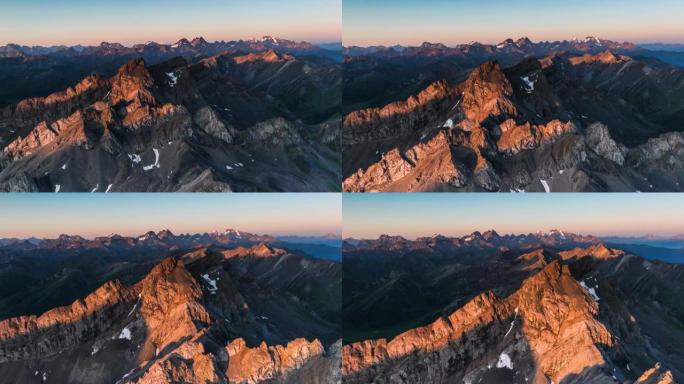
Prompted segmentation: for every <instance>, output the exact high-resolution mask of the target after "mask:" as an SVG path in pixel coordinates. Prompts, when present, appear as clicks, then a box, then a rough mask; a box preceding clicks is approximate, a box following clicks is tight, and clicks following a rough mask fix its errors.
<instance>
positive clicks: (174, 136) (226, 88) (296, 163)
mask: <svg viewBox="0 0 684 384" xmlns="http://www.w3.org/2000/svg"><path fill="white" fill-rule="evenodd" d="M274 41H275V42H276V43H277V44H276V43H274V42H270V41H269V44H270V45H265V43H263V42H258V43H256V42H252V43H253V44H251V45H248V46H246V45H245V44H235V45H234V46H231V47H229V46H227V45H226V44H223V45H220V46H218V47H215V48H212V49H208V48H207V50H204V51H200V53H198V54H197V56H193V55H190V54H187V55H185V54H183V53H184V52H185V51H183V49H184V48H183V46H184V44H185V43H179V44H180V45H179V46H178V47H177V48H172V47H168V46H166V47H167V48H168V49H169V53H166V55H173V56H171V58H170V59H168V60H165V61H160V62H158V63H156V64H150V63H154V62H156V61H154V60H152V59H150V61H149V62H148V60H146V59H143V58H140V57H138V58H133V59H130V58H129V61H127V62H125V63H124V64H123V65H122V66H121V67H119V68H118V70H116V71H115V72H114V74H113V75H106V76H104V75H98V74H94V75H90V76H87V77H85V78H83V79H82V80H80V81H78V82H77V83H76V84H74V83H72V84H73V85H72V86H70V87H68V88H67V89H65V90H63V91H59V92H55V93H52V94H50V95H48V96H44V97H32V98H28V99H24V100H21V101H19V102H18V103H16V104H12V105H9V106H7V107H5V108H3V109H2V110H0V146H1V147H2V153H1V154H0V190H3V191H53V192H55V191H57V192H76V191H78V192H91V191H92V192H105V191H108V192H115V191H338V190H339V189H340V149H339V148H340V147H339V139H338V138H339V127H340V112H339V106H340V98H341V88H340V87H341V70H340V64H339V63H338V62H336V61H334V60H332V59H329V58H326V57H324V56H317V55H315V52H317V51H316V50H315V49H314V48H311V49H310V50H312V52H309V51H307V50H305V49H303V48H294V47H292V48H288V47H286V46H285V45H284V41H280V40H278V39H274ZM205 43H206V42H205ZM205 43H202V42H195V41H194V40H193V43H190V42H188V43H187V45H188V48H187V49H188V50H191V51H192V50H194V49H196V47H195V46H197V47H201V46H202V45H203V44H205ZM193 44H194V45H193ZM206 44H207V45H209V46H211V45H210V43H206ZM280 44H282V45H280ZM253 45H256V47H254V46H253ZM275 45H278V46H279V47H280V48H278V49H276V48H269V47H273V46H275ZM155 47H156V46H155ZM105 48H106V47H105ZM240 48H246V49H245V50H240ZM102 49H104V48H102ZM102 49H98V50H95V51H94V52H93V53H90V54H89V55H87V57H91V56H95V57H104V56H107V55H108V51H107V50H105V51H104V52H103V51H102ZM140 49H142V48H140ZM149 49H152V48H149ZM155 49H161V48H159V47H156V48H155ZM197 49H199V48H197ZM220 49H223V50H220ZM118 50H124V51H125V48H121V47H117V48H116V50H115V52H116V53H112V55H114V57H122V56H121V55H120V53H119V52H118ZM215 51H217V52H215ZM192 52H194V51H192ZM205 52H209V53H211V55H209V54H207V53H205ZM292 52H296V53H292ZM307 52H308V53H310V54H306V53H307ZM138 56H140V55H138ZM142 56H143V57H144V55H142ZM30 57H31V58H34V56H30ZM162 57H164V58H166V56H162ZM72 59H73V60H87V59H86V58H84V57H83V55H75V56H74V57H72ZM0 61H1V60H0ZM21 65H24V64H21ZM21 65H20V66H21ZM26 65H28V64H26ZM2 71H3V69H2V68H0V72H2Z"/></svg>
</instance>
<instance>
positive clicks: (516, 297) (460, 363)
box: [342, 262, 613, 383]
mask: <svg viewBox="0 0 684 384" xmlns="http://www.w3.org/2000/svg"><path fill="white" fill-rule="evenodd" d="M597 313H598V305H597V304H596V302H595V301H593V300H592V298H591V297H590V296H589V294H588V293H586V291H585V290H583V288H582V287H581V286H580V284H579V283H578V282H577V281H576V280H575V279H574V278H573V277H572V275H571V274H570V271H569V269H568V268H567V267H564V266H561V265H560V264H559V263H558V262H553V263H551V264H549V265H548V266H546V267H545V268H544V269H543V270H542V271H540V272H539V273H538V274H537V275H535V276H533V277H531V278H529V279H528V280H526V281H525V282H524V283H523V284H522V286H521V288H520V289H519V290H518V291H516V292H515V293H514V294H513V295H511V296H509V297H508V298H506V299H499V298H497V297H496V296H495V295H494V294H493V293H491V292H488V293H483V294H481V295H480V296H478V297H476V298H474V299H473V300H471V301H470V302H468V303H467V304H465V305H464V306H463V307H461V308H460V309H458V310H457V311H455V312H453V313H452V314H451V315H449V316H448V317H445V318H442V319H438V320H437V321H435V322H434V323H432V324H430V325H428V326H426V327H423V328H417V329H413V330H410V331H408V332H406V333H403V334H401V335H399V336H397V337H395V338H394V339H392V340H391V341H386V340H369V341H365V342H361V343H354V344H351V345H347V346H345V347H344V348H343V366H342V367H343V368H342V373H343V374H344V375H345V377H348V378H350V380H351V382H368V381H373V380H379V379H381V378H382V377H386V378H392V379H391V381H394V382H412V383H428V382H430V383H436V382H447V381H449V380H454V379H456V378H457V377H461V378H463V379H464V380H466V381H472V380H473V379H474V378H476V377H478V376H480V375H486V371H487V370H488V369H491V368H487V367H486V364H484V365H485V367H477V365H476V364H473V363H472V362H474V361H483V360H485V361H486V360H487V357H490V358H491V355H492V353H491V352H492V351H491V348H493V349H494V350H499V349H501V351H500V355H499V356H505V357H504V358H503V359H502V360H505V361H503V362H501V363H500V364H497V368H508V366H509V365H511V367H512V366H513V364H516V363H517V362H518V361H521V362H522V361H527V360H529V359H532V360H534V361H535V362H536V366H535V367H534V369H533V370H532V371H527V372H523V371H524V370H526V369H528V368H529V367H525V368H522V369H521V370H518V368H516V373H515V376H518V377H516V381H524V380H522V377H527V378H528V379H530V380H531V381H532V382H542V381H541V380H543V379H546V380H553V381H554V382H562V380H563V379H564V378H566V377H568V376H570V375H571V374H573V373H579V372H582V371H583V370H584V369H585V368H591V367H594V366H596V365H601V364H604V363H605V361H604V358H603V357H602V354H601V348H602V347H603V346H607V347H610V346H612V344H613V339H612V336H611V334H610V333H609V331H608V330H607V329H606V328H605V326H603V325H602V324H601V323H600V322H599V321H598V320H597V318H596V317H597ZM488 355H489V356H488ZM406 359H408V360H409V361H410V362H412V363H408V364H407V363H406V362H405V360H406ZM419 360H420V361H423V364H425V366H423V367H418V366H412V364H414V363H417V361H419ZM511 362H514V363H511ZM480 364H482V363H480ZM524 364H526V363H524ZM500 365H503V367H501V366H500ZM516 365H517V364H516ZM511 369H512V368H511ZM481 371H485V372H481ZM519 375H521V376H519ZM473 382H474V381H473Z"/></svg>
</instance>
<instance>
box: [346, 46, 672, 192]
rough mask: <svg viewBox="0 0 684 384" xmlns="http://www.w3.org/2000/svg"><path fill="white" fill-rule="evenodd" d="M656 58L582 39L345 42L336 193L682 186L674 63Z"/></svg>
mask: <svg viewBox="0 0 684 384" xmlns="http://www.w3.org/2000/svg"><path fill="white" fill-rule="evenodd" d="M660 53H662V52H660V51H652V50H649V49H645V48H642V47H639V46H637V45H635V44H631V43H618V42H614V41H610V40H605V39H600V38H596V37H587V38H586V39H581V40H580V39H574V40H570V41H556V42H548V41H547V42H537V43H535V42H532V41H530V40H529V39H527V38H521V39H518V40H516V41H514V40H512V39H508V40H506V41H503V42H501V43H500V44H498V45H484V44H479V43H471V44H464V45H459V46H456V47H448V46H445V45H443V44H431V43H424V44H423V45H421V46H418V47H403V46H394V47H366V48H362V47H346V49H345V63H344V85H343V88H344V95H343V97H344V101H343V105H344V113H345V116H344V121H343V128H342V143H343V165H342V173H343V190H344V191H350V192H370V191H412V192H418V191H503V192H509V191H510V192H524V191H530V192H531V191H539V192H541V191H546V192H555V191H573V192H574V191H630V192H634V191H641V192H655V191H683V190H684V137H683V136H682V126H681V121H682V117H683V116H684V115H683V113H684V69H682V68H680V67H677V66H676V65H677V61H676V60H670V61H664V60H665V59H664V58H663V55H661V54H660ZM676 55H680V56H682V55H684V54H682V53H678V52H674V53H671V56H676ZM682 57H684V56H682Z"/></svg>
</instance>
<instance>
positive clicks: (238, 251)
mask: <svg viewBox="0 0 684 384" xmlns="http://www.w3.org/2000/svg"><path fill="white" fill-rule="evenodd" d="M284 254H285V250H283V249H280V248H272V247H270V246H269V245H267V244H266V243H259V244H258V245H254V246H252V247H249V248H245V247H237V248H234V249H230V250H227V251H224V252H223V256H224V257H227V258H230V257H245V256H256V257H273V256H282V255H284Z"/></svg>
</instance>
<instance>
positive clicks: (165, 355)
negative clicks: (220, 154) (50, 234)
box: [0, 230, 342, 384]
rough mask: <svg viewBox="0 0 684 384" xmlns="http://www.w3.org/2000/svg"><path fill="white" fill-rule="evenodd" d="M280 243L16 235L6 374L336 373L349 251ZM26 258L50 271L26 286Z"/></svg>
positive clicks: (7, 255)
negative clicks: (340, 253)
mask: <svg viewBox="0 0 684 384" xmlns="http://www.w3.org/2000/svg"><path fill="white" fill-rule="evenodd" d="M276 243H277V241H276V240H275V239H274V238H271V237H269V236H257V235H253V234H250V233H245V232H240V231H233V230H229V231H225V232H221V233H211V234H206V233H205V234H197V235H174V234H172V233H171V232H170V231H162V232H159V233H154V232H149V233H147V234H145V235H143V236H140V237H137V238H130V237H122V236H111V237H100V238H97V239H94V240H86V239H83V238H81V237H78V236H62V237H60V238H58V239H54V240H36V239H30V240H25V241H18V240H12V239H9V240H6V241H5V242H4V243H3V244H0V254H2V255H4V257H3V268H0V276H2V280H3V283H4V285H9V287H14V288H8V289H10V292H9V294H10V295H9V296H10V297H8V292H5V291H2V292H0V295H1V300H2V308H3V310H4V311H3V314H2V320H0V381H1V382H3V383H5V382H7V383H9V382H12V383H34V382H47V383H52V382H53V383H83V384H85V383H92V384H96V383H122V384H123V383H141V384H142V383H149V384H159V383H198V384H199V383H292V384H295V383H334V382H339V380H340V363H341V340H340V332H341V331H340V326H341V324H340V317H339V314H340V306H341V303H340V290H341V286H340V285H341V272H342V271H341V265H340V263H339V262H336V261H331V260H325V259H321V258H314V257H311V256H308V255H307V254H305V253H303V252H300V251H297V250H295V249H293V248H292V247H291V245H292V244H289V245H285V244H281V245H282V246H283V248H280V247H279V246H276ZM200 244H203V245H200ZM133 255H134V256H133ZM26 259H29V260H32V263H31V266H32V268H30V269H31V270H32V271H33V273H32V274H33V275H38V276H41V277H40V278H36V280H39V281H37V282H36V283H35V284H34V285H35V286H31V285H27V286H26V287H25V289H22V290H21V292H20V293H16V291H19V290H18V289H16V287H17V286H18V285H21V284H23V282H22V281H21V279H20V278H18V277H21V276H23V275H26V278H27V279H30V278H31V275H32V274H31V273H27V271H26V268H27V265H26V261H24V260H26ZM38 259H40V260H42V262H40V263H38V262H37V261H38ZM13 276H14V277H13ZM103 279H104V280H105V282H104V283H102V284H99V285H96V287H95V288H93V289H92V290H88V289H87V287H88V286H90V285H93V284H94V283H95V282H96V281H98V280H103ZM4 288H5V286H4V287H3V289H4ZM11 293H15V294H23V295H25V296H26V297H28V298H31V299H32V300H30V302H27V301H28V300H24V301H21V300H14V299H13V297H11V296H12V295H11ZM58 294H61V295H62V296H59V297H58V296H57V295H58ZM69 296H75V297H77V299H75V300H74V299H69V300H68V301H67V299H68V297H69ZM65 301H66V302H65ZM58 302H64V303H65V304H66V305H63V306H51V307H50V309H49V310H45V311H44V310H43V309H42V307H43V306H44V305H48V303H53V304H54V303H58ZM11 310H16V311H21V312H23V313H24V314H26V315H23V316H17V315H14V316H12V317H9V318H8V317H7V313H8V312H9V311H11ZM30 313H35V314H34V315H28V314H30ZM6 380H10V381H6Z"/></svg>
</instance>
